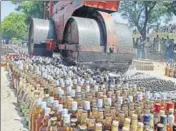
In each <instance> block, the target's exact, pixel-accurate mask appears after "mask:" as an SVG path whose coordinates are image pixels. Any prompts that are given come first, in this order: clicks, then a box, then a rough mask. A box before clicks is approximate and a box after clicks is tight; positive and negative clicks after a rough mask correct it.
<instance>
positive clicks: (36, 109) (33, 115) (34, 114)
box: [31, 98, 42, 131]
mask: <svg viewBox="0 0 176 131" xmlns="http://www.w3.org/2000/svg"><path fill="white" fill-rule="evenodd" d="M41 102H42V99H40V98H39V99H37V102H36V106H34V110H32V113H31V126H32V127H31V131H35V120H36V119H37V116H38V114H39V113H40V112H41V106H40V105H41Z"/></svg>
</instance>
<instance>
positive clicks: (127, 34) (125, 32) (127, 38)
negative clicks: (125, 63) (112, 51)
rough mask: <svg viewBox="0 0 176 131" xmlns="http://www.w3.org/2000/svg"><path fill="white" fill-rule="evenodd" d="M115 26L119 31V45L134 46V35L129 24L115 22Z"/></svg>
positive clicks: (124, 46)
mask: <svg viewBox="0 0 176 131" xmlns="http://www.w3.org/2000/svg"><path fill="white" fill-rule="evenodd" d="M115 28H116V32H117V33H116V34H117V41H118V47H119V48H121V47H123V48H133V36H132V32H131V31H130V29H129V28H128V26H127V24H122V23H118V22H115Z"/></svg>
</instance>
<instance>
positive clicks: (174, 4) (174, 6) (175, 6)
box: [164, 1, 176, 16]
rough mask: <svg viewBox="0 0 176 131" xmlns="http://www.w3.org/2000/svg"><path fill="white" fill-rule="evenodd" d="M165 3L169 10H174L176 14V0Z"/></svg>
mask: <svg viewBox="0 0 176 131" xmlns="http://www.w3.org/2000/svg"><path fill="white" fill-rule="evenodd" d="M164 5H165V6H166V7H167V9H168V12H172V13H173V14H174V15H175V16H176V1H173V2H172V3H165V4H164Z"/></svg>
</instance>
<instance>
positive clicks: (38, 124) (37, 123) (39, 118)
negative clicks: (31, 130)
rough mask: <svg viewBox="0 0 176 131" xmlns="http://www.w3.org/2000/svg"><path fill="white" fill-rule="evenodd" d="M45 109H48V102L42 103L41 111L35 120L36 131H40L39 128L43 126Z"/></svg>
mask: <svg viewBox="0 0 176 131" xmlns="http://www.w3.org/2000/svg"><path fill="white" fill-rule="evenodd" d="M45 109H46V102H41V111H40V112H39V113H38V114H37V118H36V120H35V130H36V131H38V130H39V128H40V127H41V126H42V121H43V118H44V112H45Z"/></svg>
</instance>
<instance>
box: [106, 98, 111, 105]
mask: <svg viewBox="0 0 176 131" xmlns="http://www.w3.org/2000/svg"><path fill="white" fill-rule="evenodd" d="M107 105H108V106H111V105H112V100H111V98H107Z"/></svg>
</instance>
